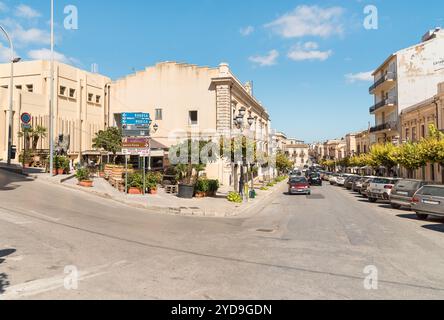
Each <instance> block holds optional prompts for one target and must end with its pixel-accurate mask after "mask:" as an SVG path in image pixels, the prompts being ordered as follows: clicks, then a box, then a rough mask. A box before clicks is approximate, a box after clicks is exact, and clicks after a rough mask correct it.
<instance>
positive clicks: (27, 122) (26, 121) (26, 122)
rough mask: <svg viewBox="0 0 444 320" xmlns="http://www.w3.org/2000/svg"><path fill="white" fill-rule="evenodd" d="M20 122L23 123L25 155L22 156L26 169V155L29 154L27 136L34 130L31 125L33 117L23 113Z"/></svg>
mask: <svg viewBox="0 0 444 320" xmlns="http://www.w3.org/2000/svg"><path fill="white" fill-rule="evenodd" d="M20 120H21V122H22V131H23V155H22V166H23V168H25V160H26V154H27V152H28V150H27V148H26V147H27V146H26V140H27V138H28V137H27V135H28V130H30V129H31V128H32V125H31V121H32V116H31V114H29V113H27V112H25V113H22V115H21V116H20Z"/></svg>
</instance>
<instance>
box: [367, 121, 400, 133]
mask: <svg viewBox="0 0 444 320" xmlns="http://www.w3.org/2000/svg"><path fill="white" fill-rule="evenodd" d="M397 128H398V124H397V123H396V122H394V121H392V122H387V123H384V124H380V125H378V126H375V127H372V128H370V133H374V132H379V131H384V130H397Z"/></svg>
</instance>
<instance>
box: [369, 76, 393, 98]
mask: <svg viewBox="0 0 444 320" xmlns="http://www.w3.org/2000/svg"><path fill="white" fill-rule="evenodd" d="M396 78H397V77H396V73H395V72H389V73H387V74H385V75H384V76H382V77H381V78H379V80H377V81H376V82H375V83H374V84H373V85H372V86H371V87H370V89H369V92H370V94H373V93H374V92H375V90H376V89H377V88H378V87H380V86H382V85H383V84H384V85H385V84H387V83H393V82H394V81H396Z"/></svg>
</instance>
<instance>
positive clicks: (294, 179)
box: [290, 178, 307, 183]
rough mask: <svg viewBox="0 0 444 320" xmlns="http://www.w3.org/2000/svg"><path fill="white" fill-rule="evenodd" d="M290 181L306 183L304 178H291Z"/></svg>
mask: <svg viewBox="0 0 444 320" xmlns="http://www.w3.org/2000/svg"><path fill="white" fill-rule="evenodd" d="M290 183H307V179H305V178H292V179H291V180H290Z"/></svg>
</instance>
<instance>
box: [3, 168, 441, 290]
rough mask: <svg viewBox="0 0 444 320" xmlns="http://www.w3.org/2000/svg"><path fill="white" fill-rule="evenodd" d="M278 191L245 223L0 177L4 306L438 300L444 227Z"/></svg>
mask: <svg viewBox="0 0 444 320" xmlns="http://www.w3.org/2000/svg"><path fill="white" fill-rule="evenodd" d="M285 187H286V186H282V192H279V193H277V194H276V196H275V197H274V198H273V199H272V200H271V201H270V203H268V204H267V206H266V207H264V208H263V209H262V210H260V211H259V212H256V213H255V214H254V215H252V216H251V217H249V218H230V219H214V218H211V219H209V218H193V217H179V216H165V215H159V214H156V213H155V212H148V211H146V210H142V209H135V208H130V207H127V206H124V205H120V204H118V203H116V202H113V201H110V200H105V199H102V198H98V197H95V196H92V195H88V194H86V193H83V192H78V191H73V190H68V189H64V188H61V187H57V186H55V185H51V184H47V183H45V182H40V181H26V179H24V178H22V177H19V176H14V175H11V174H7V173H5V172H2V171H0V299H413V298H416V299H442V298H444V271H443V270H444V255H443V254H442V253H443V252H444V225H443V224H442V223H443V221H439V220H429V221H425V222H424V221H418V220H416V219H415V217H414V215H413V214H412V213H411V212H409V211H396V210H393V209H390V208H388V206H387V205H385V204H376V205H375V204H370V203H368V202H366V201H365V200H364V199H361V198H359V197H358V196H357V195H355V194H352V193H350V192H348V191H346V190H343V189H339V188H336V187H331V186H329V185H326V186H324V187H322V188H315V189H314V192H313V194H312V196H308V197H307V196H288V195H286V194H285ZM368 266H374V268H373V269H370V270H371V271H373V272H374V271H376V272H377V274H376V273H372V275H373V276H375V277H373V278H372V279H373V280H374V281H373V282H372V283H373V284H377V288H376V286H375V287H373V290H369V289H371V288H369V287H368V286H367V287H366V286H365V285H364V284H365V283H366V282H365V279H366V277H367V276H368V274H366V273H364V269H365V268H366V267H368ZM75 271H77V274H76V273H75ZM367 271H368V270H367ZM74 275H77V276H78V280H79V281H78V286H77V288H75V285H73V284H75V283H76V282H75V281H74V282H71V281H69V280H70V279H72V278H71V276H74ZM376 275H377V276H376ZM66 284H67V285H68V286H67V288H68V289H70V290H68V289H67V288H65V285H66Z"/></svg>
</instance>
